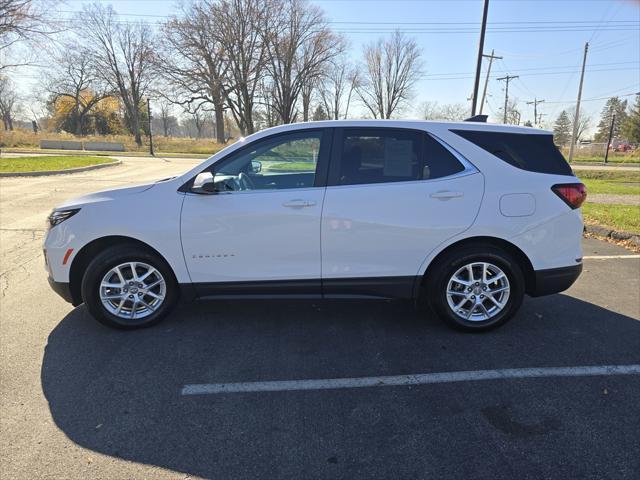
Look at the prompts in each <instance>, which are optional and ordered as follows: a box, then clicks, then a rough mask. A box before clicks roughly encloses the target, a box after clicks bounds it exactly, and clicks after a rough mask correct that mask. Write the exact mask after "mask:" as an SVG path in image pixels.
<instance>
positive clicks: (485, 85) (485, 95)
mask: <svg viewBox="0 0 640 480" xmlns="http://www.w3.org/2000/svg"><path fill="white" fill-rule="evenodd" d="M482 56H483V57H484V58H488V59H489V67H488V68H487V77H486V78H485V79H484V89H483V90H482V101H481V102H480V115H482V109H483V108H484V101H485V99H486V98H487V85H488V84H489V75H491V64H492V63H493V59H494V58H495V59H498V60H502V57H496V56H495V55H494V50H493V49H492V50H491V55H485V54H484V53H483V54H482Z"/></svg>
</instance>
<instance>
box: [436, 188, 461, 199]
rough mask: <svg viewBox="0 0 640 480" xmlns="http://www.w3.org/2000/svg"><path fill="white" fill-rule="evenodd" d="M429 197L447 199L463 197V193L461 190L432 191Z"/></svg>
mask: <svg viewBox="0 0 640 480" xmlns="http://www.w3.org/2000/svg"><path fill="white" fill-rule="evenodd" d="M430 196H431V198H437V199H438V200H449V199H451V198H460V197H464V193H462V192H452V191H449V190H446V191H442V192H436V193H432V194H431V195H430Z"/></svg>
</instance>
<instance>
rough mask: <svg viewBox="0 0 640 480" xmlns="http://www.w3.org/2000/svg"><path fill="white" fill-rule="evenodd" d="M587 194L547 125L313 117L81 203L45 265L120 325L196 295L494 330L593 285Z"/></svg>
mask: <svg viewBox="0 0 640 480" xmlns="http://www.w3.org/2000/svg"><path fill="white" fill-rule="evenodd" d="M585 197H586V191H585V187H584V185H583V184H581V183H580V182H579V180H578V179H577V178H576V177H575V176H574V175H573V172H572V171H571V168H570V167H569V165H568V164H567V162H566V161H565V160H564V158H563V157H562V155H561V153H560V152H559V151H558V149H557V148H556V147H555V146H554V144H553V138H552V134H551V133H550V132H547V131H543V130H539V129H533V128H524V127H515V126H503V125H490V124H486V123H480V122H460V123H446V122H426V121H327V122H315V123H299V124H292V125H283V126H279V127H276V128H272V129H268V130H264V131H261V132H259V133H256V134H254V135H251V136H250V137H247V138H245V139H243V140H241V141H238V142H236V143H235V144H233V145H231V146H229V147H227V148H226V149H224V150H223V151H221V152H219V153H217V154H216V155H214V156H213V157H211V158H210V159H208V160H206V161H205V162H203V163H202V164H201V165H199V166H198V167H196V168H194V169H192V170H191V171H189V172H187V173H185V174H184V175H181V176H179V177H175V178H169V179H165V180H162V181H159V182H156V183H152V184H148V185H141V186H138V187H130V188H124V189H119V190H111V191H105V192H99V193H94V194H91V195H87V196H84V197H81V198H77V199H74V200H69V201H68V202H66V203H64V204H63V205H60V206H59V207H57V208H56V209H55V210H54V211H53V213H52V214H51V216H50V218H49V222H50V227H51V228H50V230H49V232H48V234H47V237H46V241H45V252H46V255H45V257H46V262H47V269H48V272H49V280H50V283H51V285H52V287H53V289H54V290H55V291H57V292H58V293H59V294H61V295H62V296H63V297H64V298H65V299H66V300H68V301H69V302H71V303H72V304H73V305H79V304H80V303H83V302H84V303H85V304H86V305H87V308H88V309H89V311H90V312H91V314H92V315H93V316H94V317H95V318H96V319H97V320H99V321H100V322H102V323H104V324H106V325H109V326H112V327H118V328H136V327H146V326H150V325H153V324H155V323H157V322H159V321H160V320H161V319H162V318H163V317H165V316H166V315H167V314H168V313H169V311H170V310H171V308H172V307H173V306H174V305H175V304H176V302H177V301H178V299H179V298H180V297H182V298H183V299H187V300H189V299H192V298H196V297H199V298H207V299H221V298H225V299H226V298H230V297H233V298H236V299H238V301H241V300H242V299H243V298H301V297H305V298H307V297H308V298H352V299H361V300H364V299H411V300H417V299H419V298H424V299H426V300H427V302H428V303H429V305H430V306H431V307H432V309H433V310H434V311H435V312H436V313H437V314H438V315H439V316H440V317H441V318H442V319H444V320H445V321H446V322H447V323H449V324H450V325H452V326H454V327H458V328H461V329H466V330H475V331H477V330H486V329H489V328H493V327H496V326H498V325H501V324H503V323H504V322H506V321H507V320H508V319H509V318H511V317H512V316H513V315H514V313H515V312H516V311H517V310H518V308H519V307H520V304H521V302H522V300H523V296H524V295H525V294H528V295H531V296H538V295H546V294H551V293H555V292H559V291H562V290H564V289H566V288H568V287H569V286H570V285H571V284H572V283H573V282H574V281H575V280H576V278H577V277H578V275H579V274H580V272H581V269H582V252H581V237H582V229H583V225H582V217H581V213H580V210H579V207H580V205H581V204H582V202H583V201H584V200H585Z"/></svg>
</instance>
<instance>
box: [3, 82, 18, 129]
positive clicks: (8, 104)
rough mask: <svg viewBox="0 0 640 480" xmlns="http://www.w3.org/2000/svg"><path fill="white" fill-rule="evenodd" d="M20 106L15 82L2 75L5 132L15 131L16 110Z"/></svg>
mask: <svg viewBox="0 0 640 480" xmlns="http://www.w3.org/2000/svg"><path fill="white" fill-rule="evenodd" d="M17 106H18V94H17V93H16V89H15V86H14V85H13V82H11V80H9V78H7V77H6V76H3V75H0V116H2V123H3V125H4V129H5V130H13V120H14V116H15V110H16V108H17Z"/></svg>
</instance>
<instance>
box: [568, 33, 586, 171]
mask: <svg viewBox="0 0 640 480" xmlns="http://www.w3.org/2000/svg"><path fill="white" fill-rule="evenodd" d="M588 51H589V42H587V43H585V44H584V57H583V58H582V72H581V73H580V86H579V87H578V99H577V101H576V113H575V115H574V116H573V132H572V133H571V146H570V147H569V162H571V161H572V160H573V151H574V149H575V146H576V137H577V136H578V127H579V125H580V100H581V99H582V84H583V83H584V67H585V65H586V64H587V52H588Z"/></svg>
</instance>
